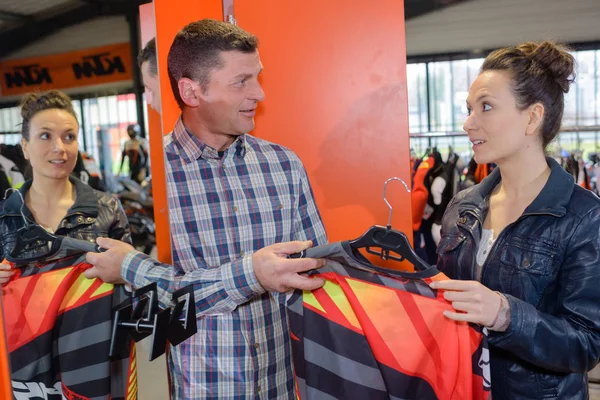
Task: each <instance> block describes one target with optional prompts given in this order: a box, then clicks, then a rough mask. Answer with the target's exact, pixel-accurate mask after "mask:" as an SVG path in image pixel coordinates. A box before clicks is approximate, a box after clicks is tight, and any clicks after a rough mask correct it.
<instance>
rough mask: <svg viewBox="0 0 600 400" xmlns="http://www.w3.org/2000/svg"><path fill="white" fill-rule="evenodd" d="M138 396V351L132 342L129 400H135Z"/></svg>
mask: <svg viewBox="0 0 600 400" xmlns="http://www.w3.org/2000/svg"><path fill="white" fill-rule="evenodd" d="M137 394H138V382H137V350H136V347H135V343H134V342H133V341H132V342H131V346H130V349H129V379H128V383H127V396H126V397H127V399H128V400H135V399H136V398H137Z"/></svg>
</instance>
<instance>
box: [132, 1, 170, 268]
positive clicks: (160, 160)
mask: <svg viewBox="0 0 600 400" xmlns="http://www.w3.org/2000/svg"><path fill="white" fill-rule="evenodd" d="M140 30H141V40H142V43H141V46H140V48H142V49H143V48H144V46H146V43H148V41H150V39H152V38H153V37H155V36H156V23H155V18H154V6H153V4H152V3H149V4H143V5H141V6H140ZM148 139H149V142H150V159H151V160H152V165H151V172H152V187H153V188H154V190H153V191H152V197H153V199H154V222H155V224H156V251H157V256H156V258H157V259H158V260H159V261H161V262H164V263H170V262H171V236H170V229H169V207H168V205H167V194H166V191H165V190H163V188H164V187H166V180H165V153H164V151H163V130H162V126H161V118H160V114H159V113H158V112H156V111H154V110H153V109H152V107H150V106H148Z"/></svg>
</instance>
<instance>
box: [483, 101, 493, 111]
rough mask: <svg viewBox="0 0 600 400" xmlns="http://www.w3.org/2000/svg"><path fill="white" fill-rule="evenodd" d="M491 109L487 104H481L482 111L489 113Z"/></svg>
mask: <svg viewBox="0 0 600 400" xmlns="http://www.w3.org/2000/svg"><path fill="white" fill-rule="evenodd" d="M491 109H492V106H490V105H489V104H487V103H483V111H490V110H491Z"/></svg>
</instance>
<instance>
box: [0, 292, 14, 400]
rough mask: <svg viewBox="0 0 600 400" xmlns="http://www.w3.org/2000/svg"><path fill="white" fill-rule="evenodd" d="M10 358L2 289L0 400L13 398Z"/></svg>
mask: <svg viewBox="0 0 600 400" xmlns="http://www.w3.org/2000/svg"><path fill="white" fill-rule="evenodd" d="M8 360H9V358H8V341H7V338H6V330H5V328H4V309H3V305H2V291H0V400H11V399H12V398H13V396H12V389H11V388H12V384H11V383H10V368H9V365H8Z"/></svg>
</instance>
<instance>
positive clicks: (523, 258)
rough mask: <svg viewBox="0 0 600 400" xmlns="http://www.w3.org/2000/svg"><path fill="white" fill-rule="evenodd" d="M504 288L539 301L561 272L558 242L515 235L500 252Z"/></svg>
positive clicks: (532, 301)
mask: <svg viewBox="0 0 600 400" xmlns="http://www.w3.org/2000/svg"><path fill="white" fill-rule="evenodd" d="M500 262H501V264H502V266H503V268H502V271H501V273H500V275H499V276H500V281H501V282H500V285H501V286H503V287H502V289H501V290H502V291H503V292H505V293H508V294H511V295H513V296H515V297H517V298H519V299H521V300H523V301H526V302H528V303H530V304H533V305H537V304H538V303H539V301H540V299H541V296H542V294H543V293H544V291H545V290H546V289H547V287H548V285H549V284H551V282H553V280H554V279H555V276H556V273H557V253H556V250H555V248H554V246H552V245H550V244H547V243H545V242H542V241H540V240H539V238H526V237H512V238H510V239H509V240H508V241H507V243H506V245H505V246H504V248H503V249H502V251H501V254H500Z"/></svg>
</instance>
